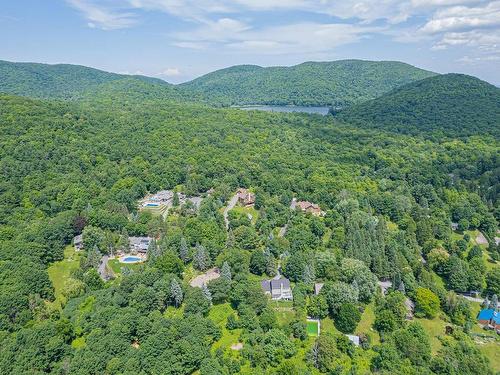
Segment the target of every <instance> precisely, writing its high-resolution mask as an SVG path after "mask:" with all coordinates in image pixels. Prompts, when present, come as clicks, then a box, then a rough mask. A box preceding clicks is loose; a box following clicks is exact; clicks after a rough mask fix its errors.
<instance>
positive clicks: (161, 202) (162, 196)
mask: <svg viewBox="0 0 500 375" xmlns="http://www.w3.org/2000/svg"><path fill="white" fill-rule="evenodd" d="M173 198H174V192H173V191H172V190H161V191H158V192H157V193H155V194H153V195H150V196H147V197H146V198H144V199H143V201H142V206H143V207H160V206H166V205H169V204H171V203H172V200H173Z"/></svg>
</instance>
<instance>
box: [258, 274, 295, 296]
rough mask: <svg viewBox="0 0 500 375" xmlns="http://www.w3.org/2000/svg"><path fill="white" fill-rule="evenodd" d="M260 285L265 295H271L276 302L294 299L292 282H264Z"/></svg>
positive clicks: (283, 279)
mask: <svg viewBox="0 0 500 375" xmlns="http://www.w3.org/2000/svg"><path fill="white" fill-rule="evenodd" d="M260 285H261V287H262V289H263V290H264V293H266V294H268V295H270V296H271V299H272V300H274V301H278V300H283V299H284V300H292V299H293V295H292V288H291V287H290V280H288V279H285V278H282V279H277V280H275V279H273V280H263V281H262V282H261V283H260Z"/></svg>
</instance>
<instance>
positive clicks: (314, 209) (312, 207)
mask: <svg viewBox="0 0 500 375" xmlns="http://www.w3.org/2000/svg"><path fill="white" fill-rule="evenodd" d="M295 207H297V208H299V209H300V210H301V211H304V212H307V213H310V214H313V215H314V216H323V215H324V214H325V213H324V212H323V211H321V208H320V207H319V206H318V205H317V204H315V203H311V202H307V201H298V202H297V203H296V204H295Z"/></svg>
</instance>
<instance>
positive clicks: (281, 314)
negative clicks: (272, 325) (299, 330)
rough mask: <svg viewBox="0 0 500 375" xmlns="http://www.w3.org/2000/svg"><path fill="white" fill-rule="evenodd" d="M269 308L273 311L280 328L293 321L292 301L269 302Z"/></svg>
mask: <svg viewBox="0 0 500 375" xmlns="http://www.w3.org/2000/svg"><path fill="white" fill-rule="evenodd" d="M269 306H271V307H272V309H273V310H274V312H275V314H276V319H277V320H278V324H279V325H280V327H286V326H289V325H290V324H291V323H292V322H293V320H294V319H295V311H294V310H293V302H292V301H270V302H269Z"/></svg>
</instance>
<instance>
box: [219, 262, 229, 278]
mask: <svg viewBox="0 0 500 375" xmlns="http://www.w3.org/2000/svg"><path fill="white" fill-rule="evenodd" d="M220 276H221V277H222V278H223V279H224V280H227V281H231V267H230V266H229V264H228V263H227V262H224V263H223V264H222V268H221V272H220Z"/></svg>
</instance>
